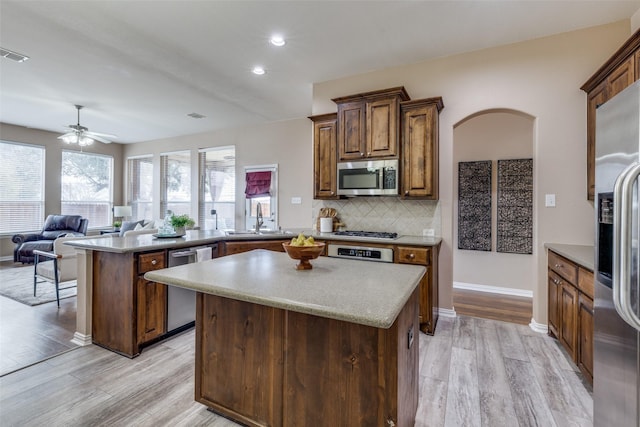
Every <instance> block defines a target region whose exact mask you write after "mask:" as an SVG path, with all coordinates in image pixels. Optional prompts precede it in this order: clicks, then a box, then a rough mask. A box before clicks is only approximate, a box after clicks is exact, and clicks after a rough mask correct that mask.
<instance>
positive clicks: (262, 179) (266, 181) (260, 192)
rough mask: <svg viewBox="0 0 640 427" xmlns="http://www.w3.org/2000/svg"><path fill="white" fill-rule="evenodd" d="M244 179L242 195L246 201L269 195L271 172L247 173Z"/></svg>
mask: <svg viewBox="0 0 640 427" xmlns="http://www.w3.org/2000/svg"><path fill="white" fill-rule="evenodd" d="M246 179H247V187H246V188H245V190H244V194H245V196H246V198H247V199H252V198H254V197H262V196H270V195H271V171H263V172H247V175H246Z"/></svg>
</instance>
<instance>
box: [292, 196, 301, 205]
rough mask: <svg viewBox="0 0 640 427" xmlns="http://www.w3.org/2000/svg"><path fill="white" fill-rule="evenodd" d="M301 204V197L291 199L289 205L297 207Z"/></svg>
mask: <svg viewBox="0 0 640 427" xmlns="http://www.w3.org/2000/svg"><path fill="white" fill-rule="evenodd" d="M301 203H302V197H292V198H291V204H292V205H299V204H301Z"/></svg>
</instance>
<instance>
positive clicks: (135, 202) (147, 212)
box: [127, 156, 154, 220]
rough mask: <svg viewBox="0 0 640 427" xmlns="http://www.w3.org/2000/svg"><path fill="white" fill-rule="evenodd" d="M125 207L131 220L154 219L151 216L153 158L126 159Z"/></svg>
mask: <svg viewBox="0 0 640 427" xmlns="http://www.w3.org/2000/svg"><path fill="white" fill-rule="evenodd" d="M127 177H128V186H127V188H128V190H127V205H129V206H131V212H132V213H131V219H133V220H136V219H149V220H151V219H154V215H153V157H152V156H144V157H131V158H129V159H127Z"/></svg>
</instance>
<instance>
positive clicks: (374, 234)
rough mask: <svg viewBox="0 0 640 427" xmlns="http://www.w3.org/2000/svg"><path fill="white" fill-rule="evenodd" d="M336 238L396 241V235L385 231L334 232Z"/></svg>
mask: <svg viewBox="0 0 640 427" xmlns="http://www.w3.org/2000/svg"><path fill="white" fill-rule="evenodd" d="M333 234H335V235H336V236H351V237H368V238H372V239H397V238H398V233H387V232H385V231H336V232H335V233H333Z"/></svg>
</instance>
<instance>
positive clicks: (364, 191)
mask: <svg viewBox="0 0 640 427" xmlns="http://www.w3.org/2000/svg"><path fill="white" fill-rule="evenodd" d="M398 178H399V177H398V160H397V159H392V160H370V161H363V162H344V163H338V195H339V196H395V195H397V194H398V180H399V179H398Z"/></svg>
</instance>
